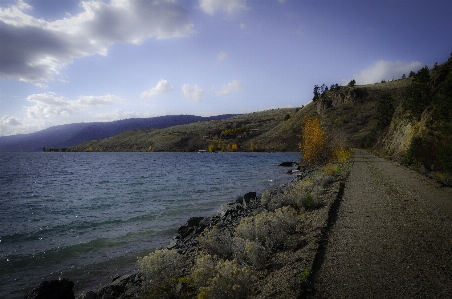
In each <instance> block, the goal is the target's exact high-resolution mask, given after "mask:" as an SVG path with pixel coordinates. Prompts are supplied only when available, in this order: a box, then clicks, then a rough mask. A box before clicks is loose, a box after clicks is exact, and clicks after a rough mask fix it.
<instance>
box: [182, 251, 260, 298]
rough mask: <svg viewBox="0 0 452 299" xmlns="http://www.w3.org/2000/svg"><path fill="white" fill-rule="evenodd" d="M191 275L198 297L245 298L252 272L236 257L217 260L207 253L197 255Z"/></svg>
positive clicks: (252, 276) (252, 275)
mask: <svg viewBox="0 0 452 299" xmlns="http://www.w3.org/2000/svg"><path fill="white" fill-rule="evenodd" d="M191 276H192V280H193V283H194V285H195V286H196V287H197V288H198V290H199V291H200V293H199V295H198V298H215V299H216V298H218V299H221V298H246V297H247V295H248V293H249V290H250V288H249V285H250V284H251V283H252V280H253V279H254V272H253V271H252V270H251V269H250V268H247V267H242V266H240V265H239V263H238V262H237V260H236V259H234V260H232V261H229V260H222V259H219V260H218V259H216V258H215V257H212V256H211V255H208V254H207V255H201V256H198V257H197V259H196V261H195V265H194V266H193V268H192V274H191Z"/></svg>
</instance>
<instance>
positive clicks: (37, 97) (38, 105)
mask: <svg viewBox="0 0 452 299" xmlns="http://www.w3.org/2000/svg"><path fill="white" fill-rule="evenodd" d="M26 100H27V101H29V102H31V103H34V105H33V106H31V107H25V108H26V109H27V115H28V118H30V119H49V118H52V117H58V116H63V117H67V116H69V115H74V114H78V113H81V112H82V111H84V110H86V109H89V108H103V107H106V106H108V105H112V104H113V103H115V102H117V101H120V100H121V99H120V98H119V97H117V96H114V95H105V96H80V97H79V98H78V99H77V100H69V99H67V98H65V97H62V96H58V95H57V94H55V93H54V92H48V93H40V94H32V95H30V96H28V97H27V98H26Z"/></svg>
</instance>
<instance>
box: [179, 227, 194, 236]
mask: <svg viewBox="0 0 452 299" xmlns="http://www.w3.org/2000/svg"><path fill="white" fill-rule="evenodd" d="M194 231H195V229H194V228H193V227H191V226H187V225H182V226H181V227H179V228H178V229H177V232H178V233H179V235H180V236H181V237H182V239H185V238H186V237H188V236H189V235H191V234H192V233H193V232H194Z"/></svg>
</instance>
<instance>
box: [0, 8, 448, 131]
mask: <svg viewBox="0 0 452 299" xmlns="http://www.w3.org/2000/svg"><path fill="white" fill-rule="evenodd" d="M451 16H452V1H450V0H356V1H355V0H103V1H101V0H86V1H79V0H0V136H7V135H14V134H23V133H31V132H35V131H38V130H42V129H45V128H48V127H51V126H56V125H61V124H67V123H78V122H95V121H113V120H119V119H126V118H132V117H154V116H161V115H177V114H193V115H201V116H211V115H219V114H226V113H248V112H254V111H261V110H267V109H274V108H285V107H301V106H302V105H306V104H308V103H309V102H310V101H311V99H312V96H313V88H314V85H322V84H326V85H328V86H329V85H331V84H335V83H338V84H339V85H346V84H347V83H348V82H349V81H350V80H351V79H355V80H356V83H357V84H368V83H376V82H380V81H381V80H392V79H398V78H400V77H401V76H402V74H406V75H408V74H409V72H410V71H417V70H418V69H420V68H421V67H423V66H425V65H427V66H430V67H431V66H433V64H434V63H435V62H437V63H442V62H444V61H446V60H447V59H448V58H449V56H450V55H451V53H452V17H451Z"/></svg>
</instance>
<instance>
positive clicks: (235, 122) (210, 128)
mask: <svg viewBox="0 0 452 299" xmlns="http://www.w3.org/2000/svg"><path fill="white" fill-rule="evenodd" d="M295 111H296V109H295V108H284V109H272V110H267V111H261V112H253V113H249V114H243V115H237V116H233V117H231V118H227V119H224V120H212V121H200V122H195V123H191V124H186V125H179V126H172V127H169V128H165V129H157V130H135V131H128V132H125V133H122V134H119V135H116V136H114V137H110V138H106V139H101V140H95V141H89V142H85V143H82V144H80V145H77V146H75V147H72V148H70V150H73V151H198V150H209V147H210V149H211V150H213V151H217V150H224V151H232V150H241V151H246V150H249V148H248V147H249V140H251V139H253V138H254V137H255V136H259V135H261V134H264V133H266V132H268V131H270V130H272V129H273V128H274V127H276V126H277V125H278V124H280V123H282V122H284V120H285V118H286V117H287V115H293V114H294V113H295ZM222 133H223V134H222ZM234 145H235V146H234ZM235 147H236V149H235Z"/></svg>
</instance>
